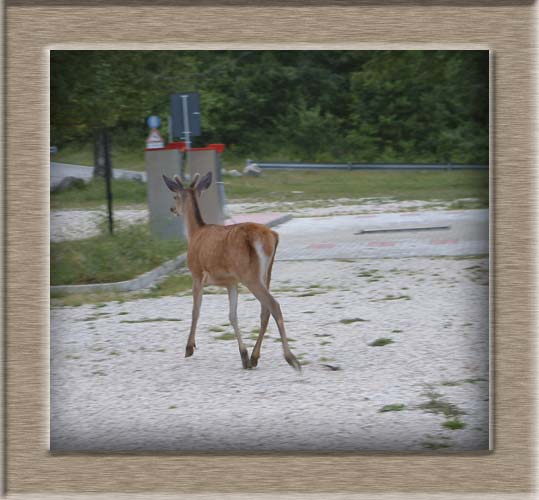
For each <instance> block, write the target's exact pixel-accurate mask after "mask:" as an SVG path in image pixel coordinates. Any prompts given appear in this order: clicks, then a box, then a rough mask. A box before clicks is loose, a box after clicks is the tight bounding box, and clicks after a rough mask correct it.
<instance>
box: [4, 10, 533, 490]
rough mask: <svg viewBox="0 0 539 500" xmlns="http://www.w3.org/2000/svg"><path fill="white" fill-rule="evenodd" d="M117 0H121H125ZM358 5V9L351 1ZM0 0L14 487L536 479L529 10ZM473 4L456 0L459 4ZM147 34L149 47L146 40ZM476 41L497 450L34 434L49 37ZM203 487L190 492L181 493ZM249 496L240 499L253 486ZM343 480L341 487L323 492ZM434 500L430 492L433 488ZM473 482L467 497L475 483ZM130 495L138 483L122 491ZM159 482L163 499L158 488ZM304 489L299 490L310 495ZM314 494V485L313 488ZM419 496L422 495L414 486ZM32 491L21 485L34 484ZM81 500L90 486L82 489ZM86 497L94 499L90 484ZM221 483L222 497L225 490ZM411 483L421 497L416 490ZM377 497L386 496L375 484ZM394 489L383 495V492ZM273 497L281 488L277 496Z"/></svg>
mask: <svg viewBox="0 0 539 500" xmlns="http://www.w3.org/2000/svg"><path fill="white" fill-rule="evenodd" d="M124 3H125V2H124ZM361 3H363V4H364V5H359V4H361ZM435 3H436V5H435V6H433V7H426V6H425V5H424V2H415V4H414V3H413V2H410V4H409V5H406V4H403V3H402V2H398V1H396V2H390V1H385V2H384V5H383V6H375V5H372V4H371V5H365V3H364V2H357V5H355V4H354V2H348V3H347V4H343V5H341V6H323V5H322V3H321V2H316V6H315V7H309V6H308V5H307V4H305V5H304V6H300V5H298V2H294V4H296V5H294V6H291V7H286V6H278V7H275V6H274V7H267V6H266V7H255V6H252V4H251V3H250V2H244V3H243V5H236V6H229V7H220V6H218V5H210V6H204V7H189V6H186V5H182V6H169V5H167V4H166V3H164V2H162V1H161V2H158V3H157V4H155V5H154V6H152V5H150V4H149V5H148V6H141V4H140V2H137V5H136V6H132V7H129V6H127V5H112V6H107V7H104V6H100V7H92V6H90V4H91V2H90V1H89V0H88V1H87V2H86V6H84V4H83V5H82V6H76V7H69V6H65V5H64V6H62V5H60V4H61V2H56V4H55V5H54V6H48V7H46V6H42V7H35V6H32V5H31V4H30V3H25V2H24V1H21V0H19V1H18V2H17V3H15V4H12V5H11V6H10V5H8V6H7V9H6V11H7V21H6V24H5V28H6V37H7V65H6V66H7V79H6V80H5V81H6V82H7V112H6V116H5V118H6V120H7V121H6V124H7V126H6V135H7V145H8V149H7V156H6V160H7V163H6V166H7V170H6V173H5V178H4V180H5V185H6V186H7V193H8V194H7V205H6V212H7V245H8V246H7V256H6V263H7V267H6V275H7V288H6V297H5V302H4V312H5V318H6V322H5V326H6V329H5V336H6V341H5V344H4V347H5V360H6V364H5V368H6V370H5V379H6V385H7V396H6V408H7V412H6V413H5V415H4V417H5V423H6V427H7V431H8V432H7V436H6V440H5V449H6V452H7V453H6V455H5V457H4V458H5V471H6V474H7V483H6V485H7V490H8V496H11V497H13V498H27V497H28V498H32V497H33V498H38V497H39V498H45V497H44V493H48V494H50V495H51V498H77V497H76V496H74V495H73V494H72V493H69V492H80V493H87V494H88V493H93V494H96V495H97V497H103V495H104V496H105V497H106V498H109V497H112V496H114V495H113V493H114V492H131V493H132V494H130V495H118V498H150V497H152V496H155V498H159V497H161V498H173V497H174V496H173V495H170V494H172V493H174V492H175V493H184V494H188V493H189V494H190V495H188V496H186V497H183V496H182V498H189V497H191V494H193V495H194V496H192V498H201V499H202V498H233V497H235V493H241V494H242V495H241V498H256V497H260V498H271V497H274V496H276V494H277V493H278V492H288V493H289V498H343V499H344V498H388V499H389V498H427V497H428V498H442V497H444V495H447V497H451V498H455V497H456V495H457V494H458V495H459V496H462V498H472V497H473V498H476V497H477V498H488V497H487V496H485V493H487V492H488V493H489V494H491V495H492V498H495V497H497V496H498V494H499V495H500V498H501V497H503V498H511V496H509V497H508V496H507V494H508V493H513V494H515V497H514V498H516V497H517V496H518V497H519V498H520V497H521V495H525V494H526V493H527V492H530V491H532V489H533V488H534V487H535V485H534V482H533V479H534V477H533V469H532V467H533V466H534V461H533V458H534V448H533V443H532V438H534V436H533V435H532V423H533V421H534V419H535V415H534V406H533V405H534V402H535V400H534V398H533V395H532V389H533V388H534V383H535V381H534V375H535V371H534V352H535V351H534V349H535V347H536V345H535V343H534V341H533V336H534V335H536V334H537V332H536V330H535V321H534V319H535V311H534V310H535V307H536V304H537V302H536V293H535V289H534V284H533V282H532V277H533V275H534V272H535V270H536V266H535V259H534V255H533V239H534V238H535V211H534V210H535V205H534V200H533V187H534V182H535V176H534V175H533V174H534V172H533V160H534V153H535V151H534V147H533V137H532V132H533V130H532V118H533V115H532V102H533V101H532V98H533V88H532V69H533V68H532V58H533V44H534V38H533V37H534V26H535V25H534V20H533V14H532V11H533V6H532V5H530V4H529V3H527V2H518V3H517V2H515V3H513V4H511V3H510V2H509V5H504V4H503V2H499V1H496V2H493V3H492V6H491V7H485V2H477V3H476V5H481V6H475V7H474V6H459V7H450V6H447V5H444V3H443V2H435ZM460 3H462V2H460ZM472 4H473V2H471V3H470V5H472ZM156 42H159V44H160V45H156ZM61 47H63V48H67V47H73V48H75V47H78V48H90V47H95V48H113V47H123V48H138V49H140V48H146V49H152V48H240V47H241V48H275V49H290V48H350V49H373V48H391V49H395V48H488V49H490V50H492V51H493V53H494V54H495V60H496V71H495V107H496V109H495V119H494V123H493V125H495V126H494V127H493V132H494V135H493V138H494V143H493V146H494V148H493V153H494V155H493V159H494V160H495V169H494V175H493V179H492V180H493V181H494V182H493V184H492V187H493V191H492V194H493V198H494V200H495V203H494V205H493V214H494V220H495V232H494V236H493V240H492V241H493V244H494V246H495V249H496V260H495V265H494V266H493V271H494V275H495V277H496V281H495V288H494V289H495V293H494V294H493V300H494V304H493V305H494V309H493V312H494V314H493V317H492V319H493V326H494V330H493V332H494V340H495V342H494V344H493V345H494V351H493V356H494V365H493V366H494V380H495V386H494V387H495V398H494V401H495V405H494V422H495V451H494V452H491V453H460V454H448V453H446V454H433V453H431V454H427V453H425V454H417V453H416V454H405V453H399V454H397V453H386V454H382V453H379V454H353V453H345V454H343V453H341V454H319V455H316V454H252V453H250V454H247V453H245V454H229V455H226V454H220V455H204V454H196V455H195V454H191V455H181V454H164V453H162V454H138V455H137V454H63V455H52V454H50V453H48V452H47V445H48V427H49V426H48V396H49V394H48V376H49V373H48V348H49V342H48V331H49V316H48V311H49V296H48V291H49V288H48V285H49V276H48V269H49V267H48V266H49V261H48V258H49V254H48V236H49V234H48V209H49V204H48V203H49V201H48V195H49V179H48V163H47V162H48V146H49V144H48V93H47V92H48V90H47V89H48V64H47V57H48V49H50V48H61ZM200 492H205V494H204V495H200V494H195V493H200ZM255 492H256V493H259V494H260V495H254V493H255ZM337 492H342V494H339V495H338V494H337ZM436 492H437V493H440V494H442V496H441V497H440V496H438V495H436V496H433V495H432V494H434V493H436ZM480 492H481V493H480ZM134 493H138V494H140V495H134ZM159 493H162V494H167V495H164V496H163V495H158V494H159ZM309 493H310V494H311V495H309ZM316 493H318V494H316ZM426 493H431V494H429V495H427V496H424V494H426ZM32 494H33V495H32ZM93 494H92V495H89V496H87V495H83V496H81V498H89V497H91V498H93V497H94V495H93ZM98 494H99V495H98ZM225 494H226V495H225ZM420 494H421V495H420ZM388 495H389V496H388ZM395 495H396V496H395ZM284 498H286V496H285V497H284Z"/></svg>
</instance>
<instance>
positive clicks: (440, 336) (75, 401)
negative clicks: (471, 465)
mask: <svg viewBox="0 0 539 500" xmlns="http://www.w3.org/2000/svg"><path fill="white" fill-rule="evenodd" d="M273 276H274V277H273V285H272V288H273V290H274V293H275V295H276V297H277V298H278V300H279V301H280V303H281V306H282V310H283V313H284V317H285V320H286V325H287V329H288V333H289V336H290V337H291V338H292V339H293V341H292V342H291V346H292V348H293V350H294V352H295V353H296V355H298V357H299V358H300V359H301V360H302V362H303V363H304V367H303V374H301V375H298V374H297V373H295V372H294V371H293V370H292V369H291V368H290V367H289V366H288V365H287V364H286V362H285V360H284V359H283V357H282V350H281V344H280V342H279V341H278V334H277V329H276V327H275V325H274V324H271V325H270V330H269V335H268V337H267V338H266V340H265V341H264V345H263V348H262V357H261V359H260V363H259V366H258V368H256V369H254V370H249V371H247V370H243V369H242V368H241V362H240V357H239V353H238V349H237V343H236V340H235V339H234V338H233V337H232V336H231V335H230V333H231V332H232V329H231V328H230V326H228V309H227V307H228V306H227V299H226V295H223V294H209V295H205V297H204V300H203V304H202V317H201V320H200V323H199V328H198V337H197V346H198V349H197V351H196V352H195V355H194V356H193V357H192V358H188V359H185V358H184V357H183V352H184V346H185V342H186V338H187V333H188V329H189V322H190V314H191V297H190V294H183V295H179V296H171V297H163V298H155V299H144V300H136V301H126V302H123V303H118V302H110V303H106V304H100V305H98V306H94V305H83V306H80V307H64V308H57V309H53V310H52V313H51V360H52V361H51V380H52V386H51V413H52V415H51V422H52V424H51V443H52V448H53V449H72V450H182V449H183V450H234V449H238V450H240V449H241V450H363V451H366V450H429V449H446V450H449V451H455V450H470V449H473V450H479V449H486V448H487V447H488V404H489V403H488V397H489V391H488V382H487V380H488V286H487V284H488V262H487V261H486V260H485V259H468V258H466V259H463V258H444V257H438V258H429V257H419V258H415V257H414V258H399V259H390V258H387V259H362V260H354V261H342V260H335V259H333V260H321V261H278V262H277V263H276V265H275V268H274V274H273ZM258 315H259V305H258V303H257V302H256V301H255V300H254V299H253V298H252V297H251V296H250V295H248V294H242V295H240V303H239V321H240V327H241V328H242V331H243V332H244V338H245V339H246V340H247V342H248V345H250V346H252V345H253V344H254V335H255V334H254V332H255V329H256V328H258ZM230 338H232V339H231V340H229V339H230ZM380 339H390V340H391V341H392V343H387V342H388V340H380ZM373 344H374V345H373ZM376 344H385V345H376ZM323 365H331V367H333V368H336V369H335V370H332V369H330V368H328V367H325V366H323ZM384 407H385V410H388V411H382V410H383V409H384Z"/></svg>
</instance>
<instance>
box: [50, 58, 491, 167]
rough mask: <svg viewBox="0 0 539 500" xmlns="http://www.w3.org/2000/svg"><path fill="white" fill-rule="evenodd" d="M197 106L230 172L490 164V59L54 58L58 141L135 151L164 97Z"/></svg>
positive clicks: (165, 105) (206, 136) (206, 137)
mask: <svg viewBox="0 0 539 500" xmlns="http://www.w3.org/2000/svg"><path fill="white" fill-rule="evenodd" d="M191 90H193V91H199V92H200V94H201V108H202V129H203V134H202V136H201V137H199V138H196V139H195V145H202V144H207V143H211V142H224V143H225V144H227V147H228V148H227V151H226V153H225V159H226V160H233V161H234V160H238V159H241V160H244V159H245V157H253V158H262V157H263V158H262V159H265V160H289V161H291V160H297V161H357V162H361V161H369V162H371V161H373V162H384V161H391V162H412V161H413V162H438V163H440V162H441V163H445V162H454V163H458V162H460V163H486V162H487V161H488V90H489V88H488V52H487V51H459V50H454V51H397V50H395V51H344V50H336V51H331V50H326V51H271V50H268V51H256V50H250V51H114V50H112V51H97V50H90V51H72V50H69V51H62V50H59V51H58V50H55V51H52V52H51V140H52V142H53V143H54V144H56V145H58V146H59V147H60V151H61V150H62V148H64V147H66V146H69V144H74V145H78V144H80V143H87V142H91V141H92V139H93V137H94V135H95V131H96V129H97V128H98V127H100V126H104V125H106V126H108V127H110V128H111V132H112V134H111V135H112V137H113V144H114V147H129V148H135V149H136V148H139V150H141V149H142V148H143V144H144V142H143V141H144V137H145V135H146V133H147V128H146V125H145V120H146V118H147V117H148V116H149V115H150V114H154V113H155V114H158V115H160V116H161V117H162V118H164V120H163V122H164V123H163V126H162V128H161V133H162V134H163V135H164V136H165V137H166V136H167V135H168V128H167V127H168V124H167V123H166V117H167V116H168V115H169V96H170V94H171V93H174V92H180V91H191Z"/></svg>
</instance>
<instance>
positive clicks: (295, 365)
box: [284, 353, 301, 372]
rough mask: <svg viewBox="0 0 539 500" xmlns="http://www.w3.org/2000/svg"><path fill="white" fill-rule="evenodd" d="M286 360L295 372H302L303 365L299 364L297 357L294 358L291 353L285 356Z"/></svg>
mask: <svg viewBox="0 0 539 500" xmlns="http://www.w3.org/2000/svg"><path fill="white" fill-rule="evenodd" d="M284 359H286V362H287V363H288V364H289V365H290V366H291V367H292V368H294V370H297V371H298V372H301V365H300V364H299V361H298V360H297V358H296V356H294V355H293V354H292V353H289V354H287V355H285V357H284Z"/></svg>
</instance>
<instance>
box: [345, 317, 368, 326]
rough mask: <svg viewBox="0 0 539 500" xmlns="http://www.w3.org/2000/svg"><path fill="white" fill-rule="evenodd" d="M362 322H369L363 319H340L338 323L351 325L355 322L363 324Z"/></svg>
mask: <svg viewBox="0 0 539 500" xmlns="http://www.w3.org/2000/svg"><path fill="white" fill-rule="evenodd" d="M363 321H369V320H368V319H363V318H348V319H341V320H340V321H339V323H342V324H343V325H349V324H351V323H357V322H363Z"/></svg>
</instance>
